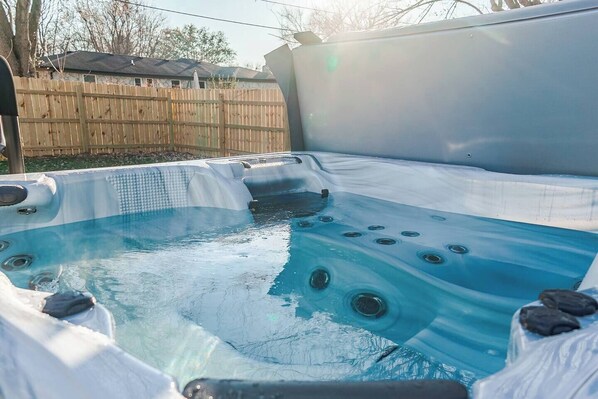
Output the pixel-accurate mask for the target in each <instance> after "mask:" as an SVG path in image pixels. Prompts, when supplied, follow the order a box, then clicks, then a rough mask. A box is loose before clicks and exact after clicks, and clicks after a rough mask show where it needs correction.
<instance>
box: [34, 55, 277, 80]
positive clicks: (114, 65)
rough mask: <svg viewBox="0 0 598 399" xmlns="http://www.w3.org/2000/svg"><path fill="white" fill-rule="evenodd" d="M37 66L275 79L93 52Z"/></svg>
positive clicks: (194, 64) (237, 69)
mask: <svg viewBox="0 0 598 399" xmlns="http://www.w3.org/2000/svg"><path fill="white" fill-rule="evenodd" d="M59 65H60V67H59ZM39 66H40V67H41V68H48V69H54V70H63V71H65V72H82V73H99V74H108V75H121V76H122V75H127V76H138V77H140V76H148V77H155V78H176V79H193V72H194V71H197V76H198V77H199V78H200V79H202V78H203V79H209V78H214V77H216V78H222V79H230V78H236V79H238V80H258V81H272V82H274V81H275V78H274V75H272V73H270V72H267V71H254V70H252V69H248V68H242V67H223V66H220V65H216V64H211V63H209V62H203V61H195V60H189V59H178V60H164V59H160V58H147V57H137V56H132V55H119V54H110V53H96V52H93V51H68V52H66V53H61V54H54V55H50V56H47V57H43V58H42V59H41V60H40V64H39Z"/></svg>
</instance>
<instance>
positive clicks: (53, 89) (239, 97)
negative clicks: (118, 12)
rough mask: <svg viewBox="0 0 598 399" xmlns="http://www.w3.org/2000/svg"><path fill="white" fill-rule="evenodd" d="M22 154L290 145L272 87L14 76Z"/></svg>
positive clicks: (210, 151) (217, 152)
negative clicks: (207, 86)
mask: <svg viewBox="0 0 598 399" xmlns="http://www.w3.org/2000/svg"><path fill="white" fill-rule="evenodd" d="M15 86H16V89H17V99H18V107H19V116H20V121H21V136H22V141H23V147H24V149H23V150H24V154H25V155H26V156H42V155H62V154H79V153H87V152H89V153H110V152H130V151H144V152H153V151H165V150H174V151H181V152H191V153H194V154H196V155H198V156H202V157H214V156H228V155H236V154H246V153H263V152H276V151H284V150H288V149H289V138H288V123H287V120H286V108H285V104H284V99H283V97H282V94H281V93H280V91H279V90H277V89H238V90H237V89H226V90H218V89H197V90H184V89H162V88H151V87H135V86H124V85H101V84H93V83H82V82H69V81H58V80H42V79H31V78H15Z"/></svg>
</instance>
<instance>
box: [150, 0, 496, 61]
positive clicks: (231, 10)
mask: <svg viewBox="0 0 598 399" xmlns="http://www.w3.org/2000/svg"><path fill="white" fill-rule="evenodd" d="M334 1H347V2H349V3H351V2H353V1H356V0H272V1H264V0H147V1H146V4H148V5H152V6H155V7H160V8H165V9H171V10H176V11H182V12H186V13H192V14H201V15H206V16H210V17H215V18H224V19H230V20H236V21H242V22H248V23H253V24H259V25H267V26H272V27H278V26H279V22H278V17H277V11H278V12H280V11H282V10H283V9H284V6H283V5H279V4H274V3H284V4H289V5H294V6H300V7H309V8H318V9H326V8H327V6H329V5H330V4H331V3H332V2H334ZM358 1H364V2H365V1H373V0H358ZM469 1H470V2H471V3H473V4H476V5H477V6H479V7H482V8H484V7H485V8H487V5H488V3H489V1H488V0H469ZM459 10H461V9H459ZM468 11H471V10H468ZM304 13H305V15H309V11H305V10H304ZM459 13H461V11H457V13H456V14H454V16H455V17H458V16H460V15H457V14H459ZM163 15H164V16H165V17H166V24H167V25H169V26H170V27H177V26H183V25H186V24H195V25H198V26H205V27H207V28H209V29H210V30H213V31H223V32H224V34H225V36H226V37H227V39H228V40H229V43H230V45H231V47H232V48H233V50H235V51H236V53H237V58H236V60H235V62H234V64H235V65H238V66H248V65H249V66H252V67H253V66H258V67H261V66H262V65H264V64H265V60H264V55H265V54H267V53H269V52H270V51H272V50H275V49H276V48H278V47H279V46H281V45H282V44H284V43H283V42H282V41H281V40H280V39H279V38H277V37H276V35H277V34H279V31H278V30H276V29H264V28H257V27H251V26H244V25H236V24H231V23H226V22H219V21H212V20H207V19H203V18H197V17H192V16H185V15H179V14H173V13H168V12H163ZM432 19H437V18H436V17H432V18H431V19H430V20H432ZM426 20H427V19H426ZM426 20H424V21H426Z"/></svg>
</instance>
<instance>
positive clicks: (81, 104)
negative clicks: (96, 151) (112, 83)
mask: <svg viewBox="0 0 598 399" xmlns="http://www.w3.org/2000/svg"><path fill="white" fill-rule="evenodd" d="M75 90H76V92H77V109H78V110H79V125H80V129H79V130H80V134H81V137H80V139H81V140H80V141H81V147H82V148H83V152H84V153H89V132H88V131H87V111H86V109H85V98H83V86H82V85H81V84H78V85H77V87H76V89H75Z"/></svg>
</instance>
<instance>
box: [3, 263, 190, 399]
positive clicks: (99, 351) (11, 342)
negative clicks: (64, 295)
mask: <svg viewBox="0 0 598 399" xmlns="http://www.w3.org/2000/svg"><path fill="white" fill-rule="evenodd" d="M23 291H24V290H20V289H18V288H15V287H14V286H13V285H12V284H11V282H10V281H9V280H8V278H7V277H6V275H4V274H3V273H0V364H2V367H0V388H1V392H2V394H3V395H4V397H6V398H22V399H29V398H31V399H33V398H49V399H52V398H56V399H58V398H60V399H62V398H90V399H95V398H97V399H100V398H123V399H125V398H152V399H174V398H177V399H179V398H181V395H180V394H179V393H178V391H177V389H176V386H175V383H174V381H173V380H172V378H171V377H169V376H167V375H165V374H163V373H161V372H159V371H157V370H155V369H152V368H151V367H149V366H147V365H146V364H144V363H142V362H140V361H139V360H137V359H135V358H134V357H132V356H131V355H129V354H127V353H125V352H124V351H123V350H122V349H120V348H119V347H118V346H116V345H115V344H114V341H113V340H111V339H110V338H108V337H106V336H105V335H103V334H100V333H97V332H94V331H92V330H90V329H88V328H86V327H81V326H75V325H73V324H70V323H68V322H65V321H61V320H58V319H55V318H53V317H51V316H48V315H46V314H43V313H41V312H40V311H39V310H37V309H36V308H35V307H34V306H33V304H32V303H28V302H29V299H28V298H20V297H21V296H22V292H23Z"/></svg>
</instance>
